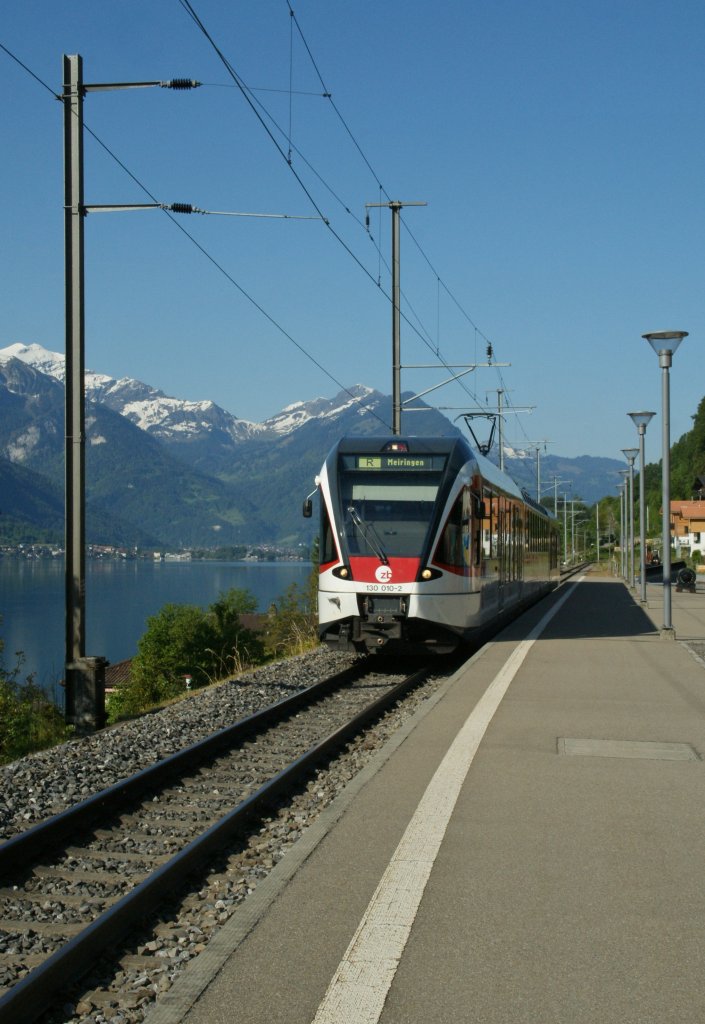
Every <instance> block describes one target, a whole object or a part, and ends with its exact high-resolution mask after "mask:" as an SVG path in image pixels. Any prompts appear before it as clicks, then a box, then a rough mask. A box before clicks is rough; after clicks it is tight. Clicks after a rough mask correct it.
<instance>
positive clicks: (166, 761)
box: [0, 665, 366, 875]
mask: <svg viewBox="0 0 705 1024" xmlns="http://www.w3.org/2000/svg"><path fill="white" fill-rule="evenodd" d="M363 671H366V667H364V666H362V665H355V666H353V667H352V668H349V669H345V670H344V671H343V672H338V673H337V674H336V675H333V676H330V678H328V679H322V680H321V681H320V682H318V683H314V684H313V686H308V687H306V688H305V689H304V690H299V691H298V692H297V693H294V694H291V695H290V696H289V697H284V698H283V699H282V700H280V701H277V702H276V703H275V704H270V705H268V706H267V707H266V708H262V709H261V710H260V711H255V712H253V713H252V714H251V715H247V716H246V717H245V718H241V719H238V721H237V722H234V723H233V725H228V726H225V727H224V728H223V729H220V730H219V731H218V732H216V733H213V735H211V736H207V737H205V738H204V739H202V740H198V741H197V742H196V743H192V744H191V745H190V746H188V747H185V748H184V749H183V750H178V751H176V753H174V754H170V755H169V756H168V757H165V758H163V759H162V760H161V761H157V762H156V763H155V764H151V765H149V767H148V768H143V769H142V770H141V771H139V772H136V773H135V774H134V775H130V776H129V777H128V778H126V779H122V780H121V781H120V782H116V783H115V784H114V785H112V786H109V787H108V788H107V789H101V790H100V791H99V792H98V793H94V794H93V796H90V797H88V798H87V799H85V800H82V801H81V802H80V803H78V804H75V805H74V806H73V807H69V808H68V809H67V810H65V811H60V812H59V813H58V814H55V815H53V816H52V817H51V818H47V819H46V820H45V821H41V822H39V824H37V825H34V826H32V828H29V829H26V830H25V831H24V832H19V833H18V834H17V835H15V836H12V837H11V838H10V839H8V840H7V841H6V842H5V843H3V844H2V845H0V874H2V875H7V873H8V872H10V871H11V870H13V869H15V868H17V867H22V866H25V865H26V864H27V862H28V861H30V860H32V859H34V858H36V857H37V855H38V854H39V852H40V851H41V849H42V848H44V847H46V846H52V847H55V846H56V845H57V843H60V842H61V840H62V839H65V838H66V837H67V836H71V835H72V834H73V832H74V831H75V830H76V829H82V828H85V826H86V825H87V824H89V823H91V822H94V821H95V820H97V819H99V818H100V817H101V815H103V814H104V812H105V810H106V809H109V810H110V811H111V813H112V812H113V811H114V810H115V808H116V807H118V806H123V805H124V804H126V803H128V802H130V801H131V800H135V799H137V798H138V797H139V796H140V795H141V794H142V793H144V792H145V791H147V790H149V789H150V787H152V788H156V787H157V786H161V785H164V784H165V783H166V782H168V781H169V779H171V778H173V776H174V775H176V774H178V773H179V772H183V771H186V770H188V769H190V768H191V767H192V766H193V765H194V764H198V763H199V762H200V761H203V760H205V759H206V758H207V757H209V756H211V755H215V754H217V753H218V752H219V751H222V750H224V749H226V748H228V747H232V748H234V747H235V746H236V745H237V744H238V743H240V742H242V741H243V740H245V739H247V738H248V737H250V736H251V735H252V734H253V733H254V732H255V731H257V730H261V729H263V728H265V727H267V726H268V725H271V724H272V723H273V722H276V721H279V719H281V718H285V717H286V716H287V715H289V714H291V712H292V711H295V710H296V709H297V708H299V707H301V706H302V705H305V704H308V703H312V702H313V701H314V700H315V699H317V698H318V697H322V696H325V695H326V694H327V693H329V692H330V691H331V690H334V689H337V688H338V687H340V686H344V685H345V684H346V683H347V682H353V681H354V680H355V679H357V678H359V676H360V674H361V673H362V672H363Z"/></svg>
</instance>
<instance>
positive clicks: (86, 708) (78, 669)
mask: <svg viewBox="0 0 705 1024" xmlns="http://www.w3.org/2000/svg"><path fill="white" fill-rule="evenodd" d="M107 664H108V662H107V660H106V659H105V658H78V659H77V660H76V661H73V662H71V663H70V664H68V665H67V666H66V715H65V719H66V723H67V725H73V726H74V728H75V730H76V735H77V736H86V735H88V734H90V733H92V732H95V731H96V729H102V728H103V726H104V725H105V668H106V665H107Z"/></svg>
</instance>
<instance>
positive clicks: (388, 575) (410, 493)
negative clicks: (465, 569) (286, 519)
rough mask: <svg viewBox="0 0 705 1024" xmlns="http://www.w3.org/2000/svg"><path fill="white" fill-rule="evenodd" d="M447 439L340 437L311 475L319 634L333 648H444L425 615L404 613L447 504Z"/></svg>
mask: <svg viewBox="0 0 705 1024" xmlns="http://www.w3.org/2000/svg"><path fill="white" fill-rule="evenodd" d="M456 444H457V442H456V441H455V440H454V439H451V438H447V439H444V438H430V439H429V438H411V439H409V440H406V441H404V440H400V439H397V438H395V439H391V440H390V439H389V438H346V439H344V440H342V441H340V442H339V443H338V444H337V445H336V447H335V448H334V449H333V450H332V452H331V453H330V455H329V456H328V459H327V460H326V463H325V466H324V468H323V471H322V473H321V476H320V477H319V478H318V481H317V482H318V484H319V488H320V497H321V540H320V577H319V595H318V608H319V624H320V625H319V632H320V636H321V639H323V640H325V641H326V642H328V643H329V644H331V645H334V646H336V647H338V648H350V647H353V648H355V649H356V650H358V651H371V650H381V649H383V648H385V647H386V646H387V645H388V644H389V645H390V647H394V648H396V647H398V646H399V643H401V644H402V645H403V647H404V648H405V649H409V647H410V646H412V645H414V644H416V643H420V644H423V645H424V647H425V648H428V646H429V645H430V646H435V647H437V648H438V649H442V648H443V649H451V648H452V646H454V645H455V643H456V640H455V639H454V638H451V637H448V638H447V640H448V641H451V640H452V642H450V645H449V646H448V647H445V648H444V645H443V639H444V638H443V637H439V636H438V634H437V630H436V629H434V628H433V627H432V625H431V624H430V623H426V622H424V621H423V620H422V621H419V620H418V619H414V620H412V619H410V614H409V613H410V606H411V605H412V604H413V595H414V594H416V593H417V592H418V589H419V586H423V584H424V583H427V582H428V581H430V580H432V579H435V578H437V577H439V576H440V575H441V573H440V572H439V571H438V570H437V569H436V568H434V567H432V566H431V565H430V560H431V554H432V551H431V546H432V542H433V538H434V536H435V534H436V532H437V529H438V520H439V516H440V510H442V508H443V504H444V492H445V491H447V490H448V487H447V485H444V482H445V481H446V479H447V469H448V464H449V455H450V452H451V450H452V449H453V447H454V446H455V445H456Z"/></svg>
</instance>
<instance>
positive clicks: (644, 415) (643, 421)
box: [627, 412, 670, 604]
mask: <svg viewBox="0 0 705 1024" xmlns="http://www.w3.org/2000/svg"><path fill="white" fill-rule="evenodd" d="M655 415H656V413H655V412H629V413H627V416H630V417H631V419H632V421H633V423H634V426H635V427H636V429H637V430H638V432H639V578H640V580H641V603H642V604H646V531H645V528H644V518H645V512H644V505H645V498H644V491H645V483H644V446H645V443H646V428H647V427H648V425H649V422H650V421H651V419H652V418H653V417H654V416H655ZM669 530H670V524H669Z"/></svg>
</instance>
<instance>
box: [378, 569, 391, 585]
mask: <svg viewBox="0 0 705 1024" xmlns="http://www.w3.org/2000/svg"><path fill="white" fill-rule="evenodd" d="M375 579H376V580H377V582H378V583H391V582H392V570H391V569H390V568H389V566H388V565H380V566H378V568H377V571H376V572H375Z"/></svg>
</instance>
